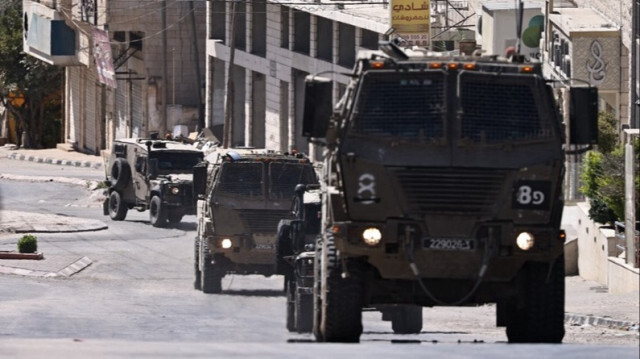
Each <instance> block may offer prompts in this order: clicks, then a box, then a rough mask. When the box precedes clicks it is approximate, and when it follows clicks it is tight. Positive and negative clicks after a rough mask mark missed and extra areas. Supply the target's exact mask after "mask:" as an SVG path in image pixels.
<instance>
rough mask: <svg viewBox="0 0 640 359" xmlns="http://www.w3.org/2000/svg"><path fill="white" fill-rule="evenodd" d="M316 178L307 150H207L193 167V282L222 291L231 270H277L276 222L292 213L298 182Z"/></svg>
mask: <svg viewBox="0 0 640 359" xmlns="http://www.w3.org/2000/svg"><path fill="white" fill-rule="evenodd" d="M317 182H318V180H317V176H316V173H315V170H314V168H313V166H312V164H311V162H310V160H309V159H308V158H307V157H306V156H304V155H303V154H299V153H277V152H273V151H266V150H257V149H243V148H235V149H225V148H216V149H214V150H213V151H212V152H211V153H209V154H208V155H207V156H206V158H205V161H204V162H202V163H201V164H200V165H198V166H196V167H195V169H194V191H195V193H196V195H197V196H198V201H197V217H198V234H197V237H196V240H195V246H194V249H195V257H194V258H195V260H194V269H195V282H194V287H195V288H196V289H199V290H202V291H203V292H204V293H220V292H221V291H222V284H221V280H222V278H223V277H224V276H225V275H226V274H228V273H235V274H261V275H264V276H270V275H272V274H275V269H276V255H275V250H276V248H275V244H276V230H277V225H278V222H279V221H280V220H281V219H282V218H288V217H289V216H290V215H291V214H290V204H291V198H293V195H294V189H295V186H296V185H297V184H314V183H316V184H317Z"/></svg>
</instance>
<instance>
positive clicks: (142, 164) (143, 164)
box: [136, 155, 147, 174]
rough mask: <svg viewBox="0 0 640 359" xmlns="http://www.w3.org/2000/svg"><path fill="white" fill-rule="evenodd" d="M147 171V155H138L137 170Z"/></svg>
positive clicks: (139, 171)
mask: <svg viewBox="0 0 640 359" xmlns="http://www.w3.org/2000/svg"><path fill="white" fill-rule="evenodd" d="M146 171H147V157H146V156H142V155H137V156H136V172H138V173H142V174H144V173H146Z"/></svg>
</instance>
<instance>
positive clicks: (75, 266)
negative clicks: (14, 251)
mask: <svg viewBox="0 0 640 359" xmlns="http://www.w3.org/2000/svg"><path fill="white" fill-rule="evenodd" d="M92 263H93V262H92V261H91V259H89V258H87V257H82V258H80V259H78V260H77V261H75V262H73V263H71V264H70V265H68V266H67V267H66V268H63V269H61V270H59V271H57V272H47V271H39V270H30V269H23V268H13V267H6V266H0V273H2V274H14V275H23V276H28V277H46V278H52V277H70V276H72V275H74V274H76V273H78V272H80V271H81V270H83V269H85V268H87V267H88V266H90V265H91V264H92Z"/></svg>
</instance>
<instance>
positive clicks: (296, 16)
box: [293, 10, 311, 55]
mask: <svg viewBox="0 0 640 359" xmlns="http://www.w3.org/2000/svg"><path fill="white" fill-rule="evenodd" d="M293 26H294V33H293V37H294V42H293V51H295V52H299V53H302V54H305V55H309V42H310V40H309V39H310V36H311V15H309V13H308V12H304V11H296V10H294V11H293Z"/></svg>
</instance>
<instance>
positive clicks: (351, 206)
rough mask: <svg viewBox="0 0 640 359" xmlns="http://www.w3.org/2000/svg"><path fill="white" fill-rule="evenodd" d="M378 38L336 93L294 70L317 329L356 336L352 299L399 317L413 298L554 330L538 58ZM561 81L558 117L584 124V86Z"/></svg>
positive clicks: (518, 329) (510, 330) (553, 128)
mask: <svg viewBox="0 0 640 359" xmlns="http://www.w3.org/2000/svg"><path fill="white" fill-rule="evenodd" d="M381 50H382V51H377V52H368V53H365V54H361V55H362V56H360V57H359V59H358V61H357V64H356V66H355V68H354V71H353V75H352V80H351V82H350V83H349V84H348V86H347V89H346V92H345V94H344V96H343V97H342V99H341V100H340V101H339V102H338V103H337V105H336V106H335V107H333V109H331V93H332V92H331V91H332V87H331V81H330V80H329V79H327V78H320V77H314V76H309V77H308V78H307V80H306V90H305V91H306V94H305V123H304V124H303V132H304V134H305V135H306V136H307V137H309V138H310V139H311V140H312V141H314V142H316V143H318V142H322V143H323V144H324V145H326V148H327V154H326V157H325V158H324V165H323V169H324V172H323V174H322V176H321V179H320V184H321V187H322V190H321V201H322V227H321V240H320V243H319V244H318V245H317V246H316V248H315V255H314V258H315V262H314V297H313V299H314V324H313V332H314V334H315V337H316V338H317V340H319V341H327V342H357V341H358V340H359V338H360V335H361V333H362V314H361V313H362V309H363V308H372V307H374V308H377V307H381V306H385V305H387V306H392V308H393V306H399V308H405V309H402V310H401V311H400V312H399V313H397V312H396V315H399V316H400V317H404V318H405V319H407V322H406V323H405V325H406V326H407V327H408V328H409V329H411V327H414V326H417V325H420V326H421V325H422V321H421V319H420V321H419V322H418V321H417V320H416V321H413V320H412V319H411V318H413V317H415V316H421V314H420V313H421V312H418V311H416V310H415V309H414V308H415V306H420V307H432V306H473V305H480V304H484V303H496V304H497V305H496V308H497V310H496V318H497V325H498V326H506V333H507V337H508V340H509V342H536V343H537V342H544V343H559V342H561V341H562V338H563V336H564V257H563V242H564V235H563V231H562V230H561V228H560V221H561V217H562V210H563V205H564V203H563V190H562V181H563V176H564V172H565V168H564V148H563V145H564V144H565V127H564V124H563V120H562V116H561V115H560V114H559V112H558V104H557V103H556V100H555V97H554V90H553V88H552V86H551V83H550V82H548V81H546V80H545V79H544V78H543V76H542V70H541V65H540V64H539V63H525V62H523V61H522V58H521V57H519V56H514V57H512V58H511V59H505V58H500V57H497V56H491V57H478V56H474V57H471V56H460V57H458V56H444V55H439V54H433V53H429V52H427V51H413V52H410V51H405V50H403V49H400V48H399V47H397V46H395V45H394V44H393V43H384V44H382V47H381ZM569 93H570V95H571V97H572V110H573V112H575V113H582V114H586V116H582V117H575V119H578V118H579V119H580V120H582V121H585V122H583V123H582V124H581V125H576V124H575V123H571V124H570V126H571V130H572V131H573V130H574V129H578V128H582V127H584V128H593V124H594V120H595V118H596V116H595V114H596V109H597V108H596V102H597V90H596V89H594V88H581V89H574V88H571V89H570V91H566V94H569ZM571 118H572V119H574V117H571ZM587 120H588V123H587V122H586V121H587ZM577 126H578V127H577ZM579 126H582V127H579ZM587 137H588V141H589V142H591V141H593V138H594V136H587ZM572 143H576V142H572ZM383 315H384V311H383ZM387 316H388V315H387ZM405 329H406V328H405ZM413 329H415V328H413Z"/></svg>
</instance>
